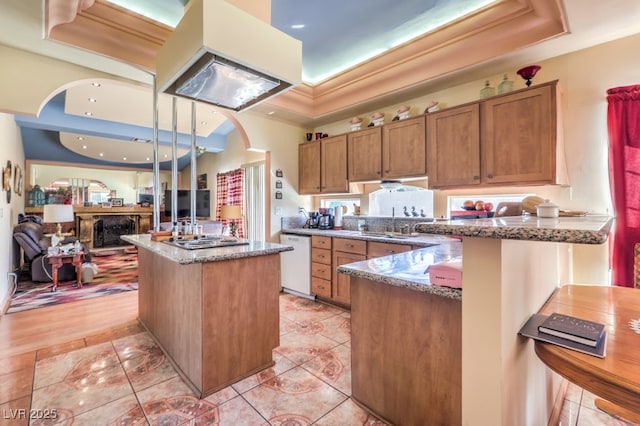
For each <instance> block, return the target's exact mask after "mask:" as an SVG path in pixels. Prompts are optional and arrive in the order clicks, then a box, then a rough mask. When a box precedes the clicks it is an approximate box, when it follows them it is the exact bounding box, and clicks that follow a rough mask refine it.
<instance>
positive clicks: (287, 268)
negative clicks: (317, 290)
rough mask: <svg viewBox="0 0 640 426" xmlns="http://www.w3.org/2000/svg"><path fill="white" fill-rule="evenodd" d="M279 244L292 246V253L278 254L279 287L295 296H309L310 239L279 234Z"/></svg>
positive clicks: (310, 297) (302, 236) (310, 296)
mask: <svg viewBox="0 0 640 426" xmlns="http://www.w3.org/2000/svg"><path fill="white" fill-rule="evenodd" d="M280 244H284V245H287V246H293V251H283V252H281V253H280V286H281V287H282V290H283V291H286V292H287V293H291V294H294V295H296V296H301V297H306V298H309V299H314V296H312V295H311V237H309V236H306V235H291V234H280Z"/></svg>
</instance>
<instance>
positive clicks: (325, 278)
mask: <svg viewBox="0 0 640 426" xmlns="http://www.w3.org/2000/svg"><path fill="white" fill-rule="evenodd" d="M332 274H333V270H332V269H331V237H322V236H319V235H313V236H312V237H311V292H312V293H313V294H315V295H316V296H319V297H321V298H326V299H331V278H332Z"/></svg>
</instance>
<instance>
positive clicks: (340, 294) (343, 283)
mask: <svg viewBox="0 0 640 426" xmlns="http://www.w3.org/2000/svg"><path fill="white" fill-rule="evenodd" d="M366 259H367V256H365V255H362V254H353V253H344V252H341V251H334V252H333V268H334V269H333V270H334V272H333V282H332V283H331V288H332V292H331V293H332V294H331V298H332V299H333V300H334V301H336V302H338V303H341V304H343V305H347V306H348V305H350V304H351V282H350V277H349V275H345V274H339V273H338V271H337V268H338V266H340V265H344V264H347V263H353V262H359V261H361V260H366Z"/></svg>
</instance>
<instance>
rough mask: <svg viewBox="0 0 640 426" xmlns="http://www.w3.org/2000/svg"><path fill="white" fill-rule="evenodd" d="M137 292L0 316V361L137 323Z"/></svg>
mask: <svg viewBox="0 0 640 426" xmlns="http://www.w3.org/2000/svg"><path fill="white" fill-rule="evenodd" d="M137 318H138V292H137V291H127V292H124V293H120V294H114V295H111V296H104V297H96V298H95V299H89V300H84V301H78V302H70V303H63V304H60V305H55V306H50V307H46V308H39V309H32V310H29V311H24V312H16V313H13V314H9V315H3V316H0V359H2V358H5V357H9V356H13V355H17V354H21V353H24V352H28V351H32V350H36V349H40V348H44V347H49V346H54V345H58V344H61V343H65V344H70V342H73V341H74V340H77V339H79V340H81V339H83V338H84V337H86V336H88V335H93V334H95V333H98V332H101V331H104V330H109V329H118V328H121V327H129V326H132V325H133V324H134V323H137Z"/></svg>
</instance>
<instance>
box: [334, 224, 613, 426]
mask: <svg viewBox="0 0 640 426" xmlns="http://www.w3.org/2000/svg"><path fill="white" fill-rule="evenodd" d="M612 222H613V219H612V218H610V217H606V216H586V217H579V218H553V219H542V218H537V217H536V216H514V217H501V218H494V219H476V220H473V219H469V220H452V221H443V222H440V221H439V222H429V223H421V224H417V225H416V227H415V230H416V231H417V232H419V233H426V234H439V235H455V236H461V237H462V256H463V290H461V291H460V295H461V300H462V302H461V306H460V304H458V305H456V304H455V303H450V305H451V306H446V304H447V303H449V302H447V301H446V300H445V299H446V298H445V297H443V296H440V297H438V298H437V299H436V298H435V297H434V296H435V295H436V294H437V293H435V292H434V291H432V290H429V287H431V285H430V284H429V283H428V282H426V281H425V280H426V278H425V277H421V278H420V279H417V276H418V274H417V273H416V271H418V270H420V269H422V268H423V267H424V266H425V264H424V260H421V259H420V257H419V256H417V255H419V254H420V253H421V252H423V251H425V249H422V250H418V251H413V252H407V253H401V254H396V255H393V256H388V257H385V258H381V259H380V260H377V259H374V260H367V261H363V262H357V263H352V264H348V265H342V266H339V267H338V271H339V272H340V273H343V274H348V275H350V276H351V284H352V302H351V321H352V388H353V391H352V395H353V398H354V399H355V400H357V401H358V402H360V403H361V404H363V405H364V406H365V407H367V408H368V409H370V410H371V411H373V412H374V413H376V414H378V415H379V416H381V417H383V418H385V419H386V420H388V421H391V422H392V423H398V422H399V423H402V422H403V421H404V420H405V419H408V417H394V416H406V412H408V411H411V410H413V409H414V408H413V407H418V409H424V405H425V403H424V400H425V399H428V398H426V397H424V395H423V394H422V393H417V392H411V391H412V390H414V391H415V389H417V388H419V386H417V387H416V386H415V384H416V383H417V382H422V383H418V385H423V387H424V388H428V387H435V388H437V389H442V390H443V391H442V392H443V394H441V395H439V397H440V398H442V401H450V400H452V401H454V403H455V402H456V401H461V403H460V405H459V406H458V407H456V406H455V405H452V404H449V405H444V409H446V410H456V409H457V410H460V411H459V413H457V415H454V416H453V417H451V419H454V420H453V422H452V423H448V424H469V425H471V424H473V425H476V424H477V425H515V424H517V425H541V424H547V423H548V421H549V418H550V415H551V411H552V409H553V406H554V402H555V400H554V399H555V398H556V396H557V394H558V391H559V387H560V383H561V378H560V377H559V376H558V375H556V374H555V373H552V372H551V370H549V369H548V368H547V367H546V366H545V364H544V363H542V362H541V361H540V360H539V359H538V358H537V357H536V355H535V352H534V349H533V342H530V341H529V340H528V339H525V338H522V337H519V336H518V330H519V329H520V327H521V326H522V325H523V324H524V323H525V322H526V320H527V319H528V318H529V316H530V315H531V314H532V313H535V312H538V310H539V309H540V308H541V307H542V306H543V305H544V303H545V302H546V300H547V299H548V297H549V296H550V295H551V294H552V293H553V291H554V290H555V289H556V288H557V287H559V286H561V285H564V284H567V283H571V275H572V274H571V253H572V244H603V243H605V242H606V240H607V237H608V234H609V231H610V228H611V225H612ZM433 260H435V259H433ZM376 261H377V263H376ZM380 261H384V262H385V264H386V265H387V267H381V264H380ZM423 299H424V300H423ZM417 300H419V303H417V302H416V301H417ZM451 300H453V299H451ZM419 304H422V305H423V309H422V312H421V311H420V310H419V309H418V307H419V306H418V305H419ZM372 306H374V307H376V309H379V311H378V312H376V315H377V316H378V317H380V318H383V319H384V320H385V321H386V322H388V323H389V324H382V325H381V324H374V325H373V326H371V327H369V324H370V321H372V320H374V319H375V318H374V317H372V315H370V314H368V312H369V311H370V310H371V307H372ZM403 306H405V307H404V308H403ZM385 310H386V311H385ZM426 311H429V312H427V314H430V315H431V317H429V315H426V314H425V312H426ZM409 314H411V315H414V319H411V318H407V315H409ZM425 315H426V316H425ZM431 320H433V321H435V322H436V323H450V324H451V326H450V327H449V328H445V329H444V332H443V331H442V330H438V329H437V328H434V327H432V326H431V325H430V321H431ZM383 325H384V326H385V328H391V329H393V328H394V327H396V330H397V333H396V334H398V335H401V334H404V335H405V340H407V339H408V340H407V341H411V338H412V337H415V339H416V342H417V343H416V345H418V346H420V349H421V350H423V353H420V354H418V353H415V354H410V353H407V350H406V343H403V342H401V341H398V339H399V338H398V337H395V336H394V335H393V333H392V334H390V335H389V336H390V337H391V338H393V339H396V340H395V341H393V340H391V341H390V342H387V343H386V344H389V343H390V344H392V345H394V346H393V347H392V348H391V349H392V351H391V352H389V351H384V350H381V351H371V350H369V351H365V348H366V347H369V348H370V347H371V346H370V345H371V344H377V345H378V346H377V347H378V348H385V347H387V346H385V342H384V341H382V338H383V337H384V336H383V335H384V333H383V335H381V334H380V333H373V332H369V331H367V330H368V329H370V328H374V327H378V326H380V327H382V326H383ZM446 331H450V333H446ZM406 335H408V337H407V336H406ZM421 342H422V343H421ZM414 346H415V345H414ZM400 347H402V350H401V351H399V350H398V348H400ZM438 348H440V349H441V352H439V351H438V350H437V349H438ZM446 351H452V352H451V353H445V352H446ZM393 352H395V353H400V355H401V356H403V357H405V358H407V360H406V361H408V362H414V364H413V365H414V366H417V367H411V368H408V369H407V368H405V367H404V366H406V365H408V364H406V363H398V362H397V359H395V361H394V360H391V361H393V363H392V365H393V366H394V368H395V370H396V371H394V370H393V369H388V368H387V369H385V368H382V367H381V365H382V364H384V363H385V362H388V360H390V359H391V358H390V357H391V356H395V354H394V353H393ZM376 354H381V355H380V357H375V356H373V355H376ZM381 357H387V358H388V359H381ZM456 360H459V363H458V364H456ZM381 363H382V364H381ZM430 366H431V367H430ZM447 369H449V370H447ZM405 370H408V371H405ZM437 370H441V371H440V374H435V375H433V373H434V372H436V373H437ZM374 371H375V372H376V373H375V374H376V377H375V379H374V378H373V377H371V374H372V372H374ZM425 372H426V373H425ZM443 372H444V373H449V376H450V377H448V378H447V377H446V375H443ZM398 373H400V376H398ZM409 373H413V374H414V375H415V376H420V375H421V374H420V373H423V375H424V376H425V377H422V378H416V377H412V376H411V374H409ZM397 377H400V378H403V377H404V378H405V380H409V381H410V383H411V386H413V388H409V389H407V390H406V391H405V392H404V393H403V395H402V396H401V397H394V398H391V396H390V395H392V393H393V390H394V389H397V390H402V386H401V385H402V383H398V379H397ZM458 377H459V378H460V383H458V384H456V378H458ZM407 378H408V379H407ZM443 380H446V381H443ZM394 384H395V387H393V388H392V392H391V393H385V392H387V391H386V388H385V387H386V386H389V385H392V386H394ZM397 413H400V414H397ZM416 415H417V416H420V415H423V414H422V413H416ZM438 415H442V413H440V412H439V413H438ZM414 418H416V417H414ZM417 418H419V417H417ZM441 418H442V417H435V418H434V419H435V420H437V419H441ZM434 419H430V421H431V420H434Z"/></svg>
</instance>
